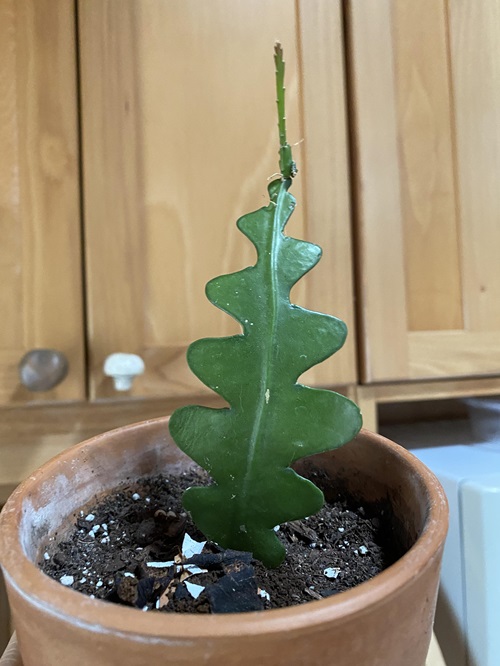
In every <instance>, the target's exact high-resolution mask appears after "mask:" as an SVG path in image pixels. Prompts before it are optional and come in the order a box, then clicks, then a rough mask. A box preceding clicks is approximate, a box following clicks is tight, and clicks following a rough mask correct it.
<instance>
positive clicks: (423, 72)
mask: <svg viewBox="0 0 500 666" xmlns="http://www.w3.org/2000/svg"><path fill="white" fill-rule="evenodd" d="M499 14H500V3H499V2H498V1H497V0H495V1H494V2H491V3H477V2H474V1H473V0H461V1H460V2H458V1H455V0H453V1H452V2H446V0H438V1H436V0H420V2H412V1H411V0H366V1H365V2H362V3H359V2H355V1H351V2H350V3H349V4H348V26H349V27H348V33H349V54H348V55H349V71H350V82H351V89H350V95H351V109H352V118H351V120H352V123H353V135H354V156H355V164H356V170H355V174H354V181H355V193H356V200H357V210H356V221H357V227H358V237H359V256H358V262H359V264H358V268H359V275H360V292H361V293H360V299H361V308H360V312H361V315H362V317H361V327H362V338H363V354H364V361H363V379H364V380H365V381H383V380H400V379H422V378H438V377H453V376H461V375H480V374H498V373H499V372H500V269H499V266H500V264H499V262H498V258H497V255H498V249H499V248H500V225H499V224H498V216H499V210H500V190H499V188H498V186H497V184H498V181H499V179H500V140H499V137H498V132H497V125H498V118H499V117H500V87H499V86H498V81H499V80H500V65H499V64H498V63H499V62H500V32H499V31H498V30H497V27H498V15H499Z"/></svg>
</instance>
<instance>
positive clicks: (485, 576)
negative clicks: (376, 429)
mask: <svg viewBox="0 0 500 666" xmlns="http://www.w3.org/2000/svg"><path fill="white" fill-rule="evenodd" d="M383 434H384V435H386V436H387V437H390V438H391V439H393V440H394V441H396V442H398V443H399V444H402V445H404V446H406V447H407V448H409V449H410V450H411V451H412V452H413V453H414V454H415V455H416V456H417V457H418V458H420V459H421V460H422V461H423V462H424V463H425V464H426V465H427V466H428V467H429V468H430V469H432V470H433V471H434V473H435V474H436V476H437V477H438V478H439V480H440V481H441V483H442V485H443V487H444V490H445V492H446V495H447V497H448V501H449V504H450V530H449V534H448V538H447V540H446V546H445V551H444V556H443V568H442V574H441V587H440V593H439V600H438V608H437V611H436V625H435V630H436V635H437V638H438V641H439V644H440V647H441V649H442V651H443V655H444V658H445V660H446V663H447V664H448V666H500V441H493V442H489V443H478V442H477V440H476V441H474V435H473V433H472V430H471V428H470V424H469V422H468V421H459V422H457V421H447V422H443V421H441V422H436V423H432V424H431V423H426V424H412V425H405V426H392V427H387V428H385V429H384V432H383Z"/></svg>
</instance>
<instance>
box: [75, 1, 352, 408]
mask: <svg viewBox="0 0 500 666" xmlns="http://www.w3.org/2000/svg"><path fill="white" fill-rule="evenodd" d="M277 38H279V39H280V41H281V42H282V43H283V46H284V50H285V56H286V60H287V81H288V89H287V93H288V101H287V106H288V113H287V115H288V133H289V139H290V141H291V142H297V146H295V148H294V152H295V155H296V160H297V163H298V166H299V176H298V177H297V178H296V181H295V182H294V185H293V192H294V194H295V196H296V197H297V199H298V202H299V205H298V209H297V210H296V212H295V213H294V216H293V217H292V220H291V221H290V223H289V227H288V228H287V231H288V233H290V234H293V235H295V236H297V237H302V238H306V239H308V240H312V241H314V242H317V243H319V244H320V245H322V247H323V249H324V257H323V259H322V261H321V262H320V264H319V265H318V267H317V268H315V269H314V270H313V271H312V272H311V273H310V274H309V275H308V276H306V278H304V280H303V281H302V282H301V283H300V285H299V286H298V289H297V291H296V292H294V294H293V296H294V298H295V300H296V302H298V303H299V304H303V305H306V306H308V307H312V308H314V309H320V310H323V311H325V312H330V313H333V314H336V315H338V316H340V317H341V318H343V319H344V320H345V321H346V322H347V323H348V325H349V328H350V338H349V342H348V343H347V345H346V346H345V348H344V349H343V350H342V351H341V352H340V353H338V354H337V355H336V357H335V358H334V359H332V360H331V361H328V362H326V363H325V364H324V365H323V366H321V367H319V368H317V369H314V370H313V371H311V373H310V374H309V377H308V380H309V381H313V382H315V383H317V384H330V385H331V384H338V385H340V384H353V383H355V381H356V365H355V345H354V343H355V336H354V321H353V320H354V317H353V285H352V269H351V234H350V203H349V179H348V170H347V134H346V118H345V93H344V64H343V42H342V17H341V3H340V1H334V2H332V1H331V0H314V1H313V2H311V1H310V0H307V1H303V0H301V1H299V2H295V1H294V0H274V1H273V2H269V0H253V1H252V2H247V1H246V0H245V1H243V0H211V1H210V2H206V3H202V2H199V0H169V2H164V1H163V0H144V1H141V2H138V1H137V0H81V1H80V3H79V49H80V63H81V118H82V139H83V142H82V147H83V155H82V157H83V192H84V211H85V214H84V225H85V227H84V228H85V242H86V276H87V307H88V327H89V328H88V341H89V354H90V389H91V396H92V398H105V397H111V396H114V397H118V396H117V394H116V392H115V391H114V389H113V386H112V384H111V382H110V380H109V379H106V378H105V377H104V376H103V373H102V365H103V362H104V359H105V358H106V356H107V355H108V354H111V353H113V352H117V351H123V352H132V353H135V354H138V355H140V356H141V357H142V358H143V359H144V361H145V364H146V372H145V374H144V375H143V376H141V377H139V378H138V379H137V380H136V381H135V383H134V386H133V389H132V395H135V396H147V395H169V396H179V397H183V396H185V397H187V398H188V397H189V396H192V395H194V394H199V393H202V392H203V391H204V390H205V387H204V386H203V385H202V384H201V383H200V382H199V381H198V380H197V379H196V377H194V375H192V374H191V372H190V371H189V369H188V367H187V364H186V361H185V352H186V348H187V345H188V343H189V342H190V341H192V340H195V339H197V338H200V337H207V336H221V335H229V334H232V333H235V332H237V331H238V330H239V329H238V327H237V325H236V324H235V322H233V321H232V320H231V319H230V318H229V317H228V316H227V315H224V314H223V313H222V312H221V311H219V310H217V309H216V308H214V307H213V306H212V305H211V304H210V303H209V302H208V301H207V300H206V298H205V295H204V286H205V284H206V282H207V281H208V280H209V279H211V278H213V277H215V276H216V275H219V274H220V273H223V272H224V273H227V272H232V271H235V270H239V269H241V268H244V267H245V266H247V265H250V264H252V263H253V262H254V260H255V253H254V249H253V246H252V245H251V244H250V243H249V241H248V240H247V239H246V238H245V237H244V236H243V235H242V234H241V233H240V232H238V231H237V229H236V224H235V223H236V220H237V218H238V217H240V216H241V215H243V214H245V213H248V212H250V211H252V210H255V209H256V208H259V207H261V206H263V205H266V204H267V200H268V199H267V193H266V186H267V182H266V178H270V177H271V176H272V175H273V174H275V173H276V171H277V168H278V167H277V164H278V154H277V149H278V139H277V129H276V111H275V103H274V100H275V89H274V86H275V83H274V65H273V59H272V54H273V45H274V42H275V40H276V39H277Z"/></svg>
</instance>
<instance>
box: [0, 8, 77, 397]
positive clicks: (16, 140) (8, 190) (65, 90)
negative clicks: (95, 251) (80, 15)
mask: <svg viewBox="0 0 500 666" xmlns="http://www.w3.org/2000/svg"><path fill="white" fill-rule="evenodd" d="M76 74H77V71H76V45H75V15H74V5H73V3H72V2H71V1H70V0H0V313H1V317H2V324H1V326H0V404H16V403H26V402H31V401H33V402H38V401H54V400H74V399H82V398H84V397H85V381H84V363H83V350H84V329H83V318H82V311H83V306H82V279H81V257H80V251H81V247H80V235H81V230H80V200H79V169H78V129H77V118H78V115H77V91H76ZM36 348H50V349H55V350H56V351H59V352H61V353H63V354H64V355H65V356H66V359H67V360H68V362H69V374H68V376H67V377H66V379H65V380H64V381H62V383H60V384H59V385H58V386H57V387H56V388H54V389H52V390H50V391H42V392H32V391H29V390H27V389H26V388H25V387H24V386H22V385H21V383H20V381H19V377H18V371H17V369H18V364H19V362H20V361H21V359H22V357H23V356H24V354H25V353H26V352H27V351H30V350H32V349H36Z"/></svg>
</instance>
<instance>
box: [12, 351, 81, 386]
mask: <svg viewBox="0 0 500 666" xmlns="http://www.w3.org/2000/svg"><path fill="white" fill-rule="evenodd" d="M68 369H69V364H68V359H67V358H66V356H65V355H64V354H63V353H62V352H58V351H56V350H55V349H32V350H31V351H29V352H28V353H27V354H25V355H24V356H23V357H22V359H21V361H20V363H19V379H20V380H21V384H22V385H23V386H24V387H25V388H27V389H29V390H30V391H50V389H53V388H54V387H55V386H57V385H58V384H60V383H61V382H62V381H63V379H64V378H65V377H66V375H67V374H68Z"/></svg>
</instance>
